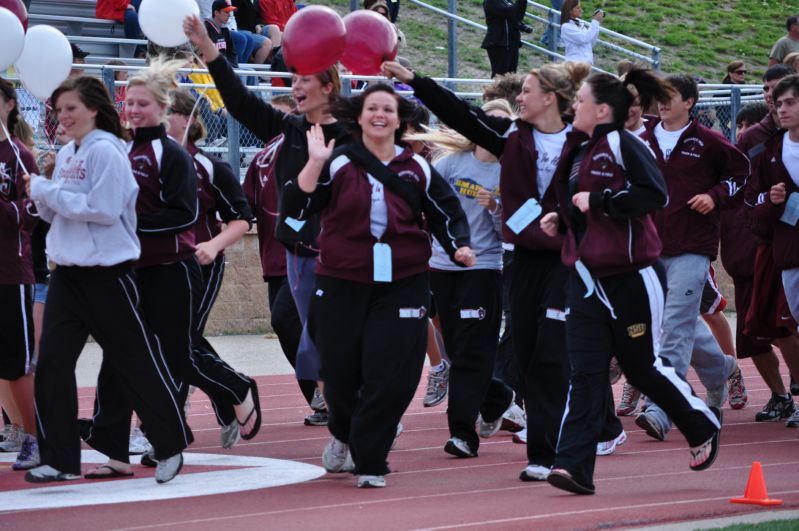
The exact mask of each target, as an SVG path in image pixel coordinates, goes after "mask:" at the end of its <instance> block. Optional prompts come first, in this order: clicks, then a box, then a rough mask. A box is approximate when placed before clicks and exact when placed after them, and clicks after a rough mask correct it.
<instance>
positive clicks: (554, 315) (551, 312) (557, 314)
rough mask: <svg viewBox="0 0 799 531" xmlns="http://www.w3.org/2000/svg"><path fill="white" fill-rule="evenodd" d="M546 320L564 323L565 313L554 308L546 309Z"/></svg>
mask: <svg viewBox="0 0 799 531" xmlns="http://www.w3.org/2000/svg"><path fill="white" fill-rule="evenodd" d="M547 319H554V320H555V321H565V320H566V312H564V311H561V310H558V309H556V308H547Z"/></svg>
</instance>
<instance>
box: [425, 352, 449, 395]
mask: <svg viewBox="0 0 799 531" xmlns="http://www.w3.org/2000/svg"><path fill="white" fill-rule="evenodd" d="M441 363H443V364H444V368H443V369H441V370H440V371H433V370H431V371H429V372H428V373H427V391H425V394H424V400H423V401H422V404H423V405H424V407H433V406H437V405H438V404H440V403H441V402H443V401H444V399H445V398H447V392H448V391H449V368H450V363H449V362H448V361H447V360H441Z"/></svg>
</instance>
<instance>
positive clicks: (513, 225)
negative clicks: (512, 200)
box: [505, 197, 542, 234]
mask: <svg viewBox="0 0 799 531" xmlns="http://www.w3.org/2000/svg"><path fill="white" fill-rule="evenodd" d="M541 211H542V208H541V205H539V204H538V201H536V200H535V198H534V197H531V198H530V199H528V200H527V201H525V202H524V204H523V205H522V206H521V207H519V210H517V211H516V212H514V213H513V215H512V216H511V217H510V218H508V221H506V222H505V225H507V226H508V228H509V229H510V230H512V231H513V233H514V234H519V233H520V232H521V231H523V230H524V228H525V227H527V225H529V224H530V223H532V222H533V220H535V218H537V217H538V216H540V215H541Z"/></svg>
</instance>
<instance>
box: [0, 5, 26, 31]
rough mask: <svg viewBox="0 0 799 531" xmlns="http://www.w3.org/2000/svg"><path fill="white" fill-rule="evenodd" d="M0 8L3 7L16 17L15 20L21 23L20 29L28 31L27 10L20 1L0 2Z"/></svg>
mask: <svg viewBox="0 0 799 531" xmlns="http://www.w3.org/2000/svg"><path fill="white" fill-rule="evenodd" d="M0 7H4V8H6V9H8V10H9V11H11V12H12V13H14V14H15V15H17V18H18V19H19V21H20V22H22V29H23V30H25V31H28V10H27V9H25V4H23V3H22V0H0Z"/></svg>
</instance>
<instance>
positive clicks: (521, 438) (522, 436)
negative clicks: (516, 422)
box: [513, 428, 527, 444]
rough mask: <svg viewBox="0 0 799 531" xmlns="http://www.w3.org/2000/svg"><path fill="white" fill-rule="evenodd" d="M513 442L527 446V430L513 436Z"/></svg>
mask: <svg viewBox="0 0 799 531" xmlns="http://www.w3.org/2000/svg"><path fill="white" fill-rule="evenodd" d="M513 442H515V443H516V444H527V428H524V429H523V430H519V431H517V432H516V433H514V434H513Z"/></svg>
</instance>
